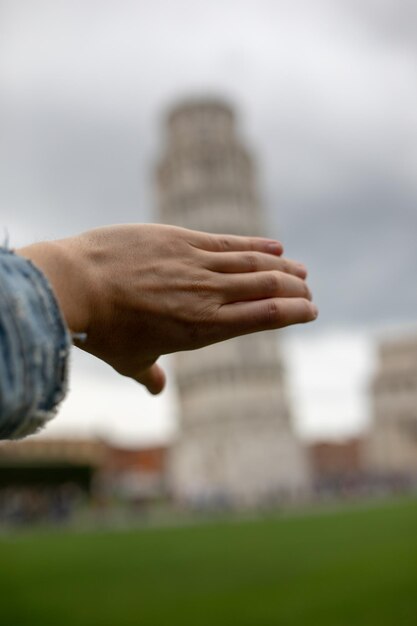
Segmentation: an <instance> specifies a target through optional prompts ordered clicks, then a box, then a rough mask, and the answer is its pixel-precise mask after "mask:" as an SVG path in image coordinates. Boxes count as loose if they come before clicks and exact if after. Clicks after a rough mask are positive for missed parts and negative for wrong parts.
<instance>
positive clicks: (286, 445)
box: [157, 99, 308, 505]
mask: <svg viewBox="0 0 417 626" xmlns="http://www.w3.org/2000/svg"><path fill="white" fill-rule="evenodd" d="M157 188H158V189H157V191H158V200H159V212H160V217H161V218H162V220H163V221H164V222H166V223H170V224H176V225H179V226H184V227H186V228H193V229H197V230H204V231H208V232H218V233H234V234H239V235H258V234H262V212H261V208H260V204H259V200H258V197H257V192H256V184H255V175H254V165H253V161H252V159H251V157H250V155H249V154H248V152H247V151H246V149H245V148H244V146H243V145H242V143H241V142H240V140H239V138H238V136H237V135H236V130H235V119H234V114H233V111H232V110H231V108H230V107H229V106H228V105H227V104H225V103H223V102H222V101H217V100H205V99H204V100H198V101H189V102H186V103H183V104H181V105H179V106H178V107H176V108H174V109H173V110H172V111H171V113H170V115H169V117H168V123H167V145H166V149H165V154H164V156H163V158H162V159H161V161H160V163H159V166H158V170H157ZM276 339H277V336H276V334H275V333H271V332H269V333H258V334H256V335H248V336H245V337H239V338H237V339H233V340H231V341H228V342H225V343H220V344H216V345H214V346H210V347H208V348H203V349H202V350H197V351H194V352H188V353H178V354H177V355H176V360H175V370H176V379H177V383H178V389H179V399H180V424H179V432H178V437H177V441H176V442H175V444H174V446H173V450H172V456H171V480H172V488H173V492H174V494H175V495H176V497H177V498H178V499H180V500H182V501H186V502H194V503H200V504H208V505H210V504H216V503H227V504H232V505H253V504H257V503H262V502H265V501H273V500H280V499H283V498H285V499H287V498H291V499H294V498H296V497H298V496H299V495H301V494H303V493H305V492H306V490H307V488H308V470H307V465H306V458H305V455H304V451H303V449H302V447H301V445H300V443H299V442H298V441H297V440H296V438H295V436H294V434H293V432H292V429H291V423H290V417H289V411H288V406H287V401H286V397H285V391H284V386H283V372H282V366H281V362H280V358H279V355H278V347H277V342H276Z"/></svg>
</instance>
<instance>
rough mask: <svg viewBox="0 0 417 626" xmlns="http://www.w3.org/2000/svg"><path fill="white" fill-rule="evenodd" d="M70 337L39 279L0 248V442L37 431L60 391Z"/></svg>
mask: <svg viewBox="0 0 417 626" xmlns="http://www.w3.org/2000/svg"><path fill="white" fill-rule="evenodd" d="M70 344H71V341H70V335H69V332H68V329H67V327H66V325H65V323H64V321H63V319H62V316H61V312H60V310H59V308H58V305H57V302H56V300H55V296H54V294H53V292H52V289H51V287H50V285H49V283H48V281H47V279H46V278H45V276H44V275H43V274H42V273H41V272H40V271H39V270H38V269H37V268H36V267H35V266H34V265H33V264H32V263H31V262H30V261H28V260H26V259H24V258H23V257H20V256H18V255H16V254H14V253H13V252H12V251H11V250H8V249H6V248H1V247H0V439H18V438H20V437H24V436H26V435H30V434H32V433H35V432H37V431H38V430H39V429H40V428H42V426H43V425H44V424H45V423H46V422H48V421H49V420H50V419H51V417H53V415H54V413H55V410H56V407H57V405H58V403H59V402H60V400H62V398H63V397H64V395H65V392H66V380H67V367H68V355H69V348H70Z"/></svg>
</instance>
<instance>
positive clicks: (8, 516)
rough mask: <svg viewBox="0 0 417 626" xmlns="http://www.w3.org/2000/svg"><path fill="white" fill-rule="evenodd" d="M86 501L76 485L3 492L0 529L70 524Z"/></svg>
mask: <svg viewBox="0 0 417 626" xmlns="http://www.w3.org/2000/svg"><path fill="white" fill-rule="evenodd" d="M85 501H86V495H85V494H84V492H83V491H82V489H81V488H80V487H79V486H77V485H75V484H74V483H66V484H63V485H58V486H54V487H53V486H44V487H40V486H34V487H29V486H25V487H8V488H6V489H2V490H0V526H5V527H7V526H26V525H30V526H32V525H34V524H44V523H47V524H57V525H59V524H66V523H68V522H70V521H72V519H73V518H74V516H75V515H76V513H77V512H79V511H80V509H81V508H82V506H83V505H84V504H85Z"/></svg>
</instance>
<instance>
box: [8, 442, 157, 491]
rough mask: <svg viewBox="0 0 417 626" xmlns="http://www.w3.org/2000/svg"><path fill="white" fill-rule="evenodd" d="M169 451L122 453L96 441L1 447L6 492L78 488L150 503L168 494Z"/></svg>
mask: <svg viewBox="0 0 417 626" xmlns="http://www.w3.org/2000/svg"><path fill="white" fill-rule="evenodd" d="M166 458H167V448H165V447H160V446H156V447H143V448H140V447H139V448H130V449H129V448H120V447H116V446H114V445H111V444H109V443H106V442H105V441H101V440H94V439H52V438H49V437H30V438H28V439H24V440H22V441H10V442H2V443H0V496H1V492H2V490H7V491H11V490H19V489H28V488H42V489H45V488H46V489H53V488H55V487H62V486H65V485H68V484H72V485H75V486H76V487H77V488H78V489H80V490H81V491H82V492H84V494H85V495H89V496H92V497H94V496H100V495H102V494H103V493H106V494H108V493H111V494H115V495H118V496H120V497H121V498H125V499H128V500H137V501H140V500H147V499H152V498H156V497H161V496H162V495H165V493H166Z"/></svg>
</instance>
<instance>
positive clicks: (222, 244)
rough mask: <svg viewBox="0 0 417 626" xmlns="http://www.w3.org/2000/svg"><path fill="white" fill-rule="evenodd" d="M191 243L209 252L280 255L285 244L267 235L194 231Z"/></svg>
mask: <svg viewBox="0 0 417 626" xmlns="http://www.w3.org/2000/svg"><path fill="white" fill-rule="evenodd" d="M189 243H190V244H191V245H192V246H194V247H196V248H199V249H200V250H206V251H208V252H240V251H252V252H264V253H267V254H275V255H278V256H280V255H281V254H282V253H283V251H284V248H283V245H282V243H281V242H280V241H277V240H276V239H268V238H266V237H243V236H241V235H220V234H217V233H202V232H197V231H192V237H191V238H190V240H189Z"/></svg>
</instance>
